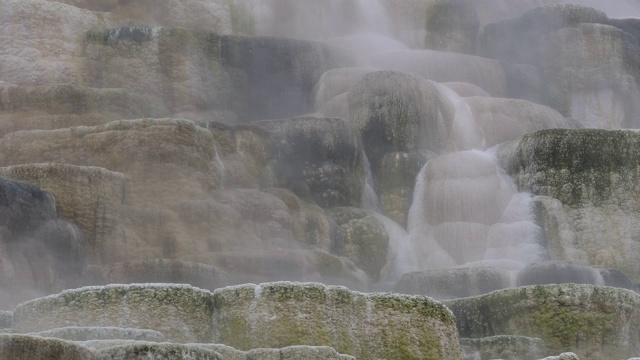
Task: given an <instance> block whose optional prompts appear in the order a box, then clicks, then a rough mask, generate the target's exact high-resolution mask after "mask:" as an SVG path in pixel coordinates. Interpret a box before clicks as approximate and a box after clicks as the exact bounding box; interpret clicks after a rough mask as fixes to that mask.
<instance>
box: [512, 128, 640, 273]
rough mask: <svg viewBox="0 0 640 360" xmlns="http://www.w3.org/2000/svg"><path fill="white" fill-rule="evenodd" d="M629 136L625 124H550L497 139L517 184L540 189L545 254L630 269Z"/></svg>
mask: <svg viewBox="0 0 640 360" xmlns="http://www.w3.org/2000/svg"><path fill="white" fill-rule="evenodd" d="M637 141H638V133H637V132H636V131H632V130H612V131H607V130H595V129H579V130H561V129H558V130H542V131H539V132H536V133H533V134H528V135H525V136H523V137H522V138H521V139H519V140H517V141H516V142H513V143H507V144H505V145H502V146H501V148H500V150H499V153H500V155H499V156H500V157H501V158H502V159H503V164H504V167H505V169H506V170H507V171H508V172H509V173H511V174H512V175H513V177H514V179H515V181H516V183H517V184H518V186H519V188H521V189H524V190H527V191H531V192H532V193H534V194H536V195H541V196H542V197H541V199H540V203H541V211H542V213H543V214H542V216H543V219H544V225H543V226H544V227H546V228H547V230H546V231H545V234H546V236H547V242H548V246H547V248H548V249H549V252H550V255H551V259H552V260H569V261H574V262H578V263H585V262H586V263H588V264H593V265H600V266H606V267H612V268H616V269H620V270H623V271H624V272H625V274H627V275H628V276H629V277H631V278H632V279H635V278H636V277H637V276H638V269H637V267H636V266H635V264H636V259H637V258H638V257H637V256H638V249H637V241H635V240H634V239H635V238H637V230H636V228H637V226H638V223H637V222H636V221H635V220H633V219H635V218H637V215H636V211H637V207H636V205H635V201H636V196H635V195H634V194H635V193H636V191H637V190H636V188H637V186H638V180H637V179H636V174H637V170H636V163H637V162H636V161H635V159H636V155H635V151H636V149H637V148H638V145H637ZM560 219H564V220H560ZM613 223H615V225H613ZM603 238H606V239H607V241H606V242H603V241H601V239H603Z"/></svg>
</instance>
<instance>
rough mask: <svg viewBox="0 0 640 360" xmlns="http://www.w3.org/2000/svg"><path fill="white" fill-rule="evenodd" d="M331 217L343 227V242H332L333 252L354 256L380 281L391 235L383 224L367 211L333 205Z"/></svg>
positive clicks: (358, 262) (352, 258)
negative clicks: (334, 206)
mask: <svg viewBox="0 0 640 360" xmlns="http://www.w3.org/2000/svg"><path fill="white" fill-rule="evenodd" d="M330 214H331V216H332V217H333V218H334V219H335V221H336V223H337V224H338V225H339V226H340V230H341V231H340V232H341V234H340V235H342V236H338V239H340V240H341V241H336V242H335V243H334V244H333V251H334V252H335V253H336V254H338V255H340V256H346V257H348V258H349V259H351V260H352V261H353V262H354V264H356V266H358V267H359V268H360V269H363V270H364V271H366V272H367V274H369V276H370V277H371V278H372V279H374V280H377V279H379V278H380V271H381V270H382V268H383V267H384V265H385V264H386V262H387V248H388V243H389V235H388V234H387V232H386V230H385V228H384V227H383V225H382V224H381V223H380V222H379V221H378V220H377V219H376V218H375V217H374V216H373V214H371V213H370V212H367V211H366V210H362V209H358V208H345V207H339V208H334V209H332V210H331V211H330Z"/></svg>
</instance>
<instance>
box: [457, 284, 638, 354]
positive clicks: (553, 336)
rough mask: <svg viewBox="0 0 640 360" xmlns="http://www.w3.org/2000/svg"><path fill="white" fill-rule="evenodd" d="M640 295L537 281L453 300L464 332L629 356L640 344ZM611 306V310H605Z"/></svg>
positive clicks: (556, 348)
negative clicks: (527, 338)
mask: <svg viewBox="0 0 640 360" xmlns="http://www.w3.org/2000/svg"><path fill="white" fill-rule="evenodd" d="M639 300H640V298H639V297H638V294H637V293H635V292H632V291H629V290H625V289H616V288H610V287H597V286H593V285H576V284H561V285H536V286H527V287H521V288H515V289H505V290H500V291H495V292H492V293H490V294H486V295H481V296H478V297H471V298H466V299H459V300H452V301H449V302H447V303H446V304H447V306H448V307H449V308H450V309H451V311H453V313H454V314H455V316H456V323H457V326H458V331H459V332H460V335H461V337H470V338H481V337H487V336H495V335H501V334H513V335H521V336H530V337H539V338H541V339H542V340H543V341H544V343H545V344H546V345H547V347H548V349H549V351H551V353H554V352H555V353H559V352H562V351H567V350H570V351H573V352H575V353H576V354H577V355H578V356H580V357H585V358H589V359H609V358H612V357H613V358H625V357H629V356H632V355H633V354H635V353H637V352H638V351H640V350H639V349H638V346H639V345H638V343H637V341H636V339H638V334H637V333H638V326H637V325H635V323H636V322H637V321H639V320H638V313H637V303H638V301H639ZM605 309H606V310H605Z"/></svg>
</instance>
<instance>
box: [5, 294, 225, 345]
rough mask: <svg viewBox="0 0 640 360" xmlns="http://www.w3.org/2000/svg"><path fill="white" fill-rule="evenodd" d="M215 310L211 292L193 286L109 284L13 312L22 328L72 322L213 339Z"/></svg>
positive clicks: (183, 339) (38, 301)
mask: <svg viewBox="0 0 640 360" xmlns="http://www.w3.org/2000/svg"><path fill="white" fill-rule="evenodd" d="M212 312H213V302H212V298H211V293H209V292H208V291H206V290H201V289H198V288H194V287H191V286H188V285H169V284H132V285H108V286H104V287H84V288H80V289H75V290H66V291H63V292H61V293H59V294H56V295H50V296H48V297H44V298H40V299H36V300H32V301H29V302H26V303H22V304H20V305H18V306H17V307H16V310H15V312H14V327H15V328H16V329H17V330H18V331H21V332H32V331H45V330H51V329H56V328H61V327H68V326H83V327H87V326H88V327H95V326H98V327H104V326H115V327H122V328H128V327H129V328H130V327H135V328H145V329H152V330H156V331H159V332H161V333H163V334H165V335H166V337H167V339H169V340H170V341H174V342H188V341H191V342H209V341H211V339H212V331H213V329H212V324H211V321H210V319H211V316H212ZM123 314H125V315H123Z"/></svg>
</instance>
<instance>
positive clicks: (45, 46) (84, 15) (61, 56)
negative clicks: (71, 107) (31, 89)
mask: <svg viewBox="0 0 640 360" xmlns="http://www.w3.org/2000/svg"><path fill="white" fill-rule="evenodd" d="M0 7H2V8H3V9H5V10H4V11H3V12H2V14H0V23H2V24H5V26H3V27H2V28H1V29H0V48H1V49H2V50H1V52H0V73H2V81H3V82H6V83H8V84H12V85H50V84H65V83H66V84H75V85H82V84H86V80H87V78H86V75H85V71H84V54H83V52H82V42H81V38H82V33H83V32H85V31H88V30H90V29H93V28H100V27H108V26H110V25H112V24H114V20H113V18H112V17H111V16H110V14H108V13H93V12H91V11H88V10H83V9H80V8H77V7H74V6H68V5H65V4H61V3H58V2H53V1H45V0H25V1H22V0H3V1H2V2H1V3H0ZM25 29H29V30H28V31H26V30H25Z"/></svg>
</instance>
